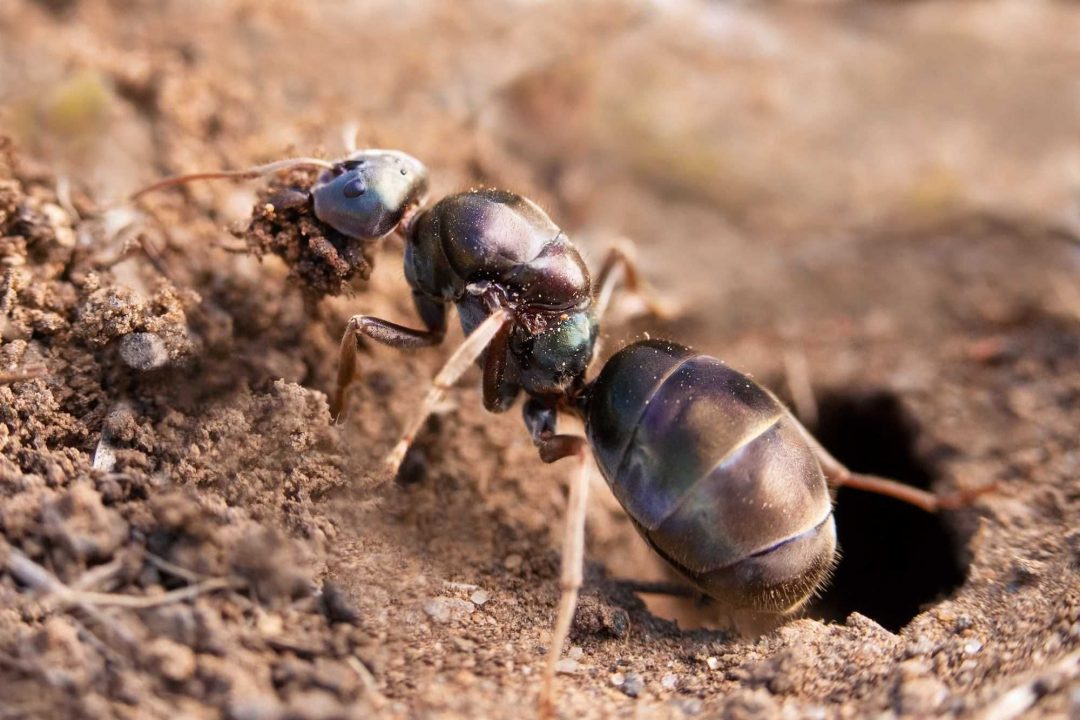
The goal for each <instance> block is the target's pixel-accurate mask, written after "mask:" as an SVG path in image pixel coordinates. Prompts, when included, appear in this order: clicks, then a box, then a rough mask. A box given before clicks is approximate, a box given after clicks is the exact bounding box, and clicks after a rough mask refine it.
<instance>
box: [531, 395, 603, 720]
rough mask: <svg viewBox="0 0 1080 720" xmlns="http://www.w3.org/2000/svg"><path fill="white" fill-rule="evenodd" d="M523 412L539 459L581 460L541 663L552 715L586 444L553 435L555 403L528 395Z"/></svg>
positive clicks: (576, 560)
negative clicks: (554, 611)
mask: <svg viewBox="0 0 1080 720" xmlns="http://www.w3.org/2000/svg"><path fill="white" fill-rule="evenodd" d="M522 415H523V416H524V418H525V425H526V426H527V427H528V428H529V433H530V434H531V435H532V438H533V444H535V445H536V447H537V448H538V449H539V450H540V459H541V460H543V461H544V462H546V463H553V462H555V461H557V460H561V459H562V458H564V457H570V456H571V455H575V456H577V458H578V459H579V461H580V462H581V467H580V469H579V472H578V476H577V478H576V479H575V481H574V482H573V483H572V484H571V485H570V498H569V500H568V501H567V505H566V529H565V531H564V533H563V545H562V571H561V573H560V583H559V587H560V589H561V595H560V597H559V614H558V615H557V616H556V618H555V628H554V629H553V630H552V633H551V645H550V646H549V647H548V656H547V661H546V662H545V665H544V684H543V686H542V687H541V689H540V716H541V717H542V718H547V717H552V716H553V715H554V697H555V670H556V666H557V664H558V662H559V657H560V656H561V655H562V650H563V646H564V645H565V644H566V639H567V637H569V635H570V624H571V622H572V621H573V619H574V611H575V610H576V609H577V599H578V590H579V589H580V588H581V582H582V578H583V575H584V566H585V510H586V507H587V506H588V496H589V479H590V478H589V469H590V468H589V452H588V450H589V444H588V441H587V440H586V439H585V438H583V437H581V436H579V435H556V434H555V425H556V422H557V420H558V412H557V411H556V409H555V407H554V406H552V405H550V404H548V403H545V402H544V401H542V400H539V399H537V398H529V399H528V400H527V401H526V402H525V405H524V407H523V408H522Z"/></svg>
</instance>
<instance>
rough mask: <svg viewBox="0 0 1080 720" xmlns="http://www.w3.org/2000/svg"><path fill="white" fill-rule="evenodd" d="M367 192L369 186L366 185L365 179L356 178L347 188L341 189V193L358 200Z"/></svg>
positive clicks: (347, 184)
mask: <svg viewBox="0 0 1080 720" xmlns="http://www.w3.org/2000/svg"><path fill="white" fill-rule="evenodd" d="M365 192H367V185H365V184H364V181H363V179H361V178H356V179H355V180H350V181H349V182H348V183H346V185H345V187H343V188H342V189H341V193H342V194H343V195H344V196H345V197H347V198H358V197H360V196H361V195H363V194H364V193H365Z"/></svg>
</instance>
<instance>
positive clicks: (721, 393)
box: [139, 150, 986, 715]
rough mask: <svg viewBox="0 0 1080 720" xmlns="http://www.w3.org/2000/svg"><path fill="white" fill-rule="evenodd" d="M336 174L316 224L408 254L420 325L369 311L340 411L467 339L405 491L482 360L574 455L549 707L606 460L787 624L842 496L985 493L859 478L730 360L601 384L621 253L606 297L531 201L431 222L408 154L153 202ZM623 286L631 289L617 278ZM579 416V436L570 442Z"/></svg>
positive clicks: (726, 581)
mask: <svg viewBox="0 0 1080 720" xmlns="http://www.w3.org/2000/svg"><path fill="white" fill-rule="evenodd" d="M299 165H315V166H318V167H323V168H324V169H325V172H323V173H322V174H321V176H320V177H319V178H318V180H317V181H316V182H315V185H314V186H313V187H312V189H311V192H310V201H311V203H312V206H313V209H314V212H315V215H316V216H317V217H318V219H320V220H321V221H323V222H325V223H327V224H328V225H330V226H332V227H333V228H335V229H336V230H338V231H340V232H342V233H344V234H346V235H349V236H350V237H354V238H358V239H365V240H370V241H372V242H375V241H378V240H379V239H380V238H382V237H384V236H386V235H388V234H389V233H391V232H393V231H395V230H396V231H397V232H399V233H400V234H401V235H402V237H403V238H404V240H405V278H406V280H407V282H408V284H409V287H410V288H411V290H412V296H413V302H414V305H415V307H416V311H417V314H418V315H419V318H420V321H421V323H422V325H423V328H420V329H417V328H410V327H407V326H404V325H399V324H397V323H393V322H390V321H388V320H384V319H381V318H377V317H372V316H369V315H354V316H353V317H352V318H350V319H349V321H348V323H347V325H346V329H345V333H344V335H343V337H342V341H341V349H340V356H339V362H338V378H337V384H336V387H335V390H334V393H333V396H332V398H331V403H330V407H331V413H332V415H333V416H334V418H335V419H340V417H341V416H342V415H344V413H345V412H346V409H347V395H346V389H347V387H348V386H349V384H350V383H351V382H352V381H353V379H354V377H355V374H356V351H357V344H358V342H359V341H360V340H361V339H362V338H364V337H367V338H370V339H371V340H374V341H376V342H379V343H381V344H384V345H388V346H390V347H396V348H419V347H427V346H433V345H438V344H440V343H441V342H442V341H443V338H444V336H445V332H446V326H447V311H448V309H449V306H450V305H454V306H455V308H456V309H457V313H458V316H459V319H460V321H461V325H462V329H463V331H464V333H465V339H464V341H463V342H462V344H461V345H460V346H459V347H458V348H457V349H456V350H455V351H454V352H453V353H452V354H451V355H450V357H449V359H448V360H447V361H446V363H445V365H444V367H443V368H442V370H441V371H440V372H439V373H438V374H437V375H436V376H435V378H434V380H433V383H432V386H431V388H430V390H429V391H428V393H427V395H426V396H425V398H424V400H423V401H422V404H421V407H420V409H419V411H418V412H417V413H416V414H415V416H414V417H413V418H412V419H411V421H410V422H409V424H408V425H407V426H406V428H405V431H404V433H403V435H402V438H401V440H400V441H399V442H398V443H397V445H396V446H395V447H394V448H393V450H392V452H391V453H390V455H389V456H388V458H387V460H386V467H387V470H388V473H389V475H390V476H395V475H396V474H397V471H398V469H399V467H400V465H401V462H402V461H403V459H404V457H405V454H406V452H407V451H408V448H409V446H410V444H411V443H412V441H413V438H414V437H415V435H416V433H417V432H418V431H419V429H420V428H421V427H422V425H423V423H424V421H425V419H426V418H427V417H428V416H429V415H430V414H431V412H432V411H433V409H434V408H435V407H436V406H437V405H438V404H439V403H440V402H441V400H442V398H443V396H444V395H445V393H446V391H447V390H448V389H449V388H450V387H451V386H452V385H453V384H454V383H455V382H456V381H457V380H458V379H459V378H460V376H461V375H462V374H463V373H464V372H465V371H466V370H467V369H468V368H469V367H470V366H471V365H472V364H473V363H474V362H479V364H480V366H481V368H482V372H483V382H482V394H483V402H484V407H485V408H487V409H488V410H489V411H491V412H504V411H506V410H507V409H509V408H510V407H511V405H512V404H513V403H514V401H515V399H516V398H517V396H518V395H519V394H521V393H524V394H525V396H526V400H525V403H524V407H523V415H524V421H525V425H526V427H527V428H528V430H529V433H530V435H531V436H532V440H533V443H534V444H535V445H536V447H537V449H538V450H539V455H540V459H541V460H542V461H544V462H546V463H551V462H555V461H557V460H560V459H562V458H567V457H574V458H576V461H577V463H578V471H577V473H576V476H575V478H574V479H573V480H572V481H571V484H570V493H569V499H568V502H567V511H566V513H567V519H566V525H565V531H564V536H563V545H562V551H561V552H562V563H561V567H562V569H561V573H560V588H561V597H560V600H559V608H558V614H557V616H556V621H555V627H554V630H553V634H552V639H551V645H550V647H549V649H548V655H547V659H546V665H545V673H544V684H543V686H542V688H541V692H540V707H541V710H542V713H543V714H545V715H550V714H551V713H552V712H553V711H554V705H553V700H554V677H555V668H556V664H557V661H558V659H559V657H560V656H561V653H562V649H563V646H564V645H565V643H566V640H567V637H568V635H569V632H570V626H571V622H572V619H573V616H574V610H575V608H576V605H577V597H578V591H579V589H580V587H581V583H582V576H583V566H584V551H585V509H586V503H587V495H588V488H589V476H590V472H589V470H590V465H589V457H590V455H592V456H593V457H594V458H595V460H596V463H597V465H598V466H599V468H600V470H601V473H602V474H603V476H604V478H605V480H606V481H607V483H608V485H609V486H610V487H611V489H612V491H613V493H614V495H615V497H616V498H617V499H618V501H619V502H620V504H621V505H622V506H623V508H624V510H626V512H627V514H628V515H629V516H630V517H631V519H632V520H633V523H634V526H635V527H636V528H637V530H638V532H639V533H641V535H642V536H643V537H644V538H645V540H646V541H647V542H648V544H649V545H650V546H651V547H652V548H653V549H654V550H655V551H656V552H657V554H659V555H660V556H661V557H663V558H664V560H666V561H667V562H668V563H669V564H670V565H671V566H672V567H673V568H674V569H675V570H676V571H678V572H679V573H680V574H681V575H682V576H683V577H685V578H686V579H687V580H689V581H690V582H691V583H693V585H694V586H696V587H697V588H698V589H699V590H700V591H702V592H703V593H704V594H706V595H708V596H709V597H711V598H713V599H714V600H716V601H717V602H718V603H719V604H720V605H721V606H722V607H724V608H726V609H729V610H730V611H732V612H735V611H742V610H746V611H753V612H758V613H771V614H775V615H781V616H782V615H787V614H790V613H792V612H794V611H796V610H797V609H798V608H799V607H801V606H802V605H803V604H804V603H805V602H806V601H807V599H808V598H810V597H811V596H812V595H813V594H814V593H815V592H816V591H817V590H819V589H820V587H821V586H822V585H823V584H824V583H825V582H826V580H827V578H828V575H829V572H830V570H831V569H832V567H833V565H834V564H835V561H836V560H835V559H836V529H835V525H834V521H833V508H832V500H831V497H830V493H829V486H830V485H831V486H832V487H833V488H837V487H839V486H844V485H847V486H850V487H855V488H859V489H862V490H867V491H871V492H877V493H881V494H884V495H889V496H891V497H894V498H897V499H900V500H903V501H905V502H909V503H912V504H914V505H917V506H919V507H921V508H923V509H925V510H928V511H935V510H938V509H941V508H952V507H958V506H960V505H963V504H966V503H968V502H970V500H971V499H972V498H973V497H974V496H975V495H977V494H979V493H981V492H984V491H985V490H986V488H980V489H979V490H977V491H975V492H958V493H954V494H952V495H940V496H939V495H935V494H932V493H929V492H925V491H922V490H918V489H916V488H912V487H910V486H907V485H904V484H901V483H898V482H894V481H892V480H887V479H885V478H879V477H875V476H869V475H863V474H858V473H853V472H851V471H850V470H848V469H847V468H846V467H845V466H844V465H843V464H842V463H840V462H839V461H837V460H836V459H835V458H833V457H832V456H831V455H830V454H829V453H828V452H827V451H826V450H825V449H824V448H823V447H822V446H821V445H820V443H818V442H817V441H816V440H815V439H814V438H813V436H812V435H811V434H810V433H809V431H807V430H806V428H804V427H803V426H802V424H801V423H800V422H799V421H798V420H797V419H796V418H795V417H794V415H792V413H791V412H790V411H789V410H788V409H787V408H786V407H785V406H784V405H783V404H782V403H781V402H780V401H779V400H778V399H777V398H776V397H775V396H774V395H773V394H771V393H770V392H769V391H767V390H765V389H764V388H762V387H761V386H759V385H757V384H756V383H755V382H754V381H753V380H751V379H750V378H749V377H747V376H745V375H743V374H741V373H739V372H737V371H735V370H733V369H731V368H729V367H728V366H727V365H725V364H724V363H722V362H720V361H719V360H716V359H714V358H711V357H708V356H706V355H701V354H699V353H696V352H694V351H693V350H690V349H689V348H686V347H683V346H681V345H677V344H675V343H670V342H666V341H660V340H646V341H643V342H636V343H633V344H631V345H629V346H628V347H626V348H624V349H622V350H620V351H619V352H617V353H616V354H615V355H614V356H613V357H612V358H611V359H610V360H609V361H608V362H607V363H606V364H605V366H604V367H603V368H602V370H601V371H600V373H599V375H598V376H597V377H596V378H595V379H592V380H590V379H588V378H587V371H588V368H589V365H590V363H591V361H592V359H593V355H594V354H595V350H596V346H597V336H598V326H599V321H600V318H601V317H602V316H603V314H604V311H605V309H606V308H607V307H608V304H609V300H610V298H611V296H612V292H613V289H614V287H615V285H616V283H617V282H618V281H619V279H620V275H621V279H622V281H623V283H624V284H625V285H626V289H627V290H628V291H630V292H634V293H637V294H638V295H639V296H641V297H642V299H643V300H645V302H646V306H647V307H649V308H650V309H652V310H654V311H658V312H660V311H662V310H663V306H662V304H661V303H660V302H659V301H658V300H657V299H656V298H654V297H653V296H652V295H651V293H650V292H649V290H648V288H646V287H645V286H644V285H643V284H642V283H641V282H640V280H639V277H638V272H637V268H636V265H635V263H634V261H633V256H632V254H631V253H630V252H629V251H628V250H627V248H626V247H625V246H622V247H618V246H617V247H615V248H613V249H612V251H611V252H610V253H609V254H608V256H607V257H606V259H605V260H604V262H603V264H602V265H601V268H600V271H599V273H598V276H597V281H596V283H595V286H594V284H593V282H592V279H591V276H590V273H589V270H588V268H587V267H586V264H585V262H584V260H583V259H582V257H581V255H580V253H579V252H578V250H577V249H576V248H575V247H574V245H573V244H572V243H571V242H570V240H569V238H568V237H567V236H566V234H565V233H564V232H563V231H562V230H560V229H559V227H558V226H557V225H556V224H555V223H554V222H552V220H551V219H550V218H549V217H548V215H547V214H546V213H545V212H544V211H543V210H542V209H541V208H540V207H539V206H537V205H536V204H535V203H533V202H532V201H530V200H528V199H526V198H524V197H522V196H520V195H517V194H515V193H513V192H508V191H505V190H493V189H474V190H468V191H465V192H459V193H456V194H453V195H450V196H448V197H445V198H443V199H442V200H440V201H438V202H437V203H435V204H434V205H432V206H431V207H430V208H427V209H422V204H423V201H424V196H425V194H426V190H427V185H428V173H427V170H426V168H425V167H424V165H423V164H422V163H421V162H420V161H419V160H416V159H415V158H413V157H411V156H409V155H407V154H405V153H403V152H400V151H394V150H361V151H358V152H354V153H352V154H350V155H349V156H348V157H347V158H345V159H343V160H340V161H337V162H333V163H328V162H326V161H323V160H315V159H307V158H301V159H297V160H286V161H281V162H277V163H270V164H268V165H264V166H260V167H258V168H253V169H252V170H249V171H241V172H230V173H201V174H197V175H187V176H180V177H176V178H170V179H168V180H164V181H162V182H160V183H157V184H155V185H153V186H150V187H149V188H147V189H145V190H143V191H141V192H140V193H139V194H140V195H141V194H142V193H144V192H147V191H149V190H151V189H156V188H159V187H165V186H168V185H173V184H177V183H180V182H187V181H189V180H194V179H204V178H218V177H248V178H250V177H256V176H258V175H262V174H266V173H270V172H276V171H279V170H282V169H287V168H291V167H296V166H299ZM620 271H621V273H620ZM560 414H569V415H575V416H577V417H578V418H580V419H581V420H582V422H583V424H584V427H585V436H584V437H582V436H577V435H568V434H560V433H558V432H557V423H558V416H559V415H560Z"/></svg>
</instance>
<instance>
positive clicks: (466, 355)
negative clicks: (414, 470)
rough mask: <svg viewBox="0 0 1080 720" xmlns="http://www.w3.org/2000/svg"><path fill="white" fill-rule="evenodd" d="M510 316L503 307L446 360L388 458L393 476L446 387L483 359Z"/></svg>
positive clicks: (387, 465)
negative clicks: (493, 339)
mask: <svg viewBox="0 0 1080 720" xmlns="http://www.w3.org/2000/svg"><path fill="white" fill-rule="evenodd" d="M510 320H511V317H510V312H509V311H507V310H504V309H501V308H500V309H498V310H496V311H495V312H493V313H492V314H491V315H489V316H488V317H487V319H486V320H484V322H482V323H480V325H479V326H477V328H476V329H475V330H473V331H472V332H471V333H470V334H469V335H467V336H466V337H465V340H464V341H463V342H462V343H461V345H459V346H458V348H457V350H455V351H454V353H453V354H452V355H451V356H450V358H449V359H448V360H447V361H446V364H445V365H443V368H442V370H440V371H439V373H438V374H437V375H436V376H435V379H434V380H432V381H431V388H430V389H429V390H428V392H427V395H425V396H424V400H423V401H422V403H421V404H420V409H419V410H418V411H417V412H416V414H415V415H414V416H413V417H412V419H411V420H410V421H409V424H408V425H406V427H405V432H404V433H402V436H401V439H400V440H399V441H398V443H397V445H395V446H394V449H393V450H392V451H391V452H390V454H389V455H388V456H387V458H386V469H387V471H388V472H389V474H390V476H391V477H394V476H396V475H397V472H398V469H399V468H400V467H401V463H402V461H403V460H404V459H405V453H407V452H408V451H409V446H410V445H412V441H413V439H414V438H415V437H416V434H417V433H418V432H420V428H421V427H423V425H424V421H425V420H427V418H428V416H429V415H431V413H432V411H433V410H434V409H435V407H436V406H437V405H438V404H439V403H440V402H442V400H443V398H444V397H445V396H446V391H447V390H449V389H450V388H451V387H452V386H453V384H454V383H455V382H457V380H458V378H460V377H461V376H462V375H463V374H464V373H465V371H466V370H468V369H469V366H471V365H472V364H473V363H474V362H476V361H477V359H479V357H480V356H481V355H482V354H483V353H484V350H485V349H486V348H487V347H488V345H490V344H491V341H492V338H494V337H496V336H497V335H498V334H499V331H500V330H502V328H503V327H505V326H506V325H509V324H510Z"/></svg>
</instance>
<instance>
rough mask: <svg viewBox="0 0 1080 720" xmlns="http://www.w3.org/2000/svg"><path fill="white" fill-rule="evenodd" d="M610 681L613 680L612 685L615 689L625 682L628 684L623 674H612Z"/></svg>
mask: <svg viewBox="0 0 1080 720" xmlns="http://www.w3.org/2000/svg"><path fill="white" fill-rule="evenodd" d="M609 679H610V680H611V684H612V685H614V686H615V687H619V686H621V685H622V684H623V683H624V682H626V676H625V675H623V674H622V673H621V672H617V673H611V677H610V678H609Z"/></svg>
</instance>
